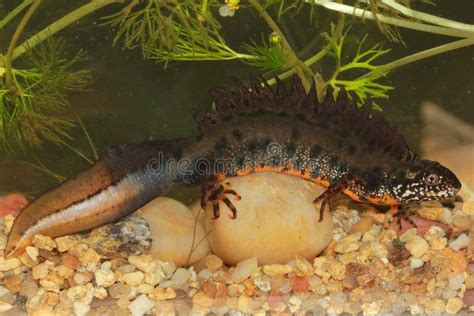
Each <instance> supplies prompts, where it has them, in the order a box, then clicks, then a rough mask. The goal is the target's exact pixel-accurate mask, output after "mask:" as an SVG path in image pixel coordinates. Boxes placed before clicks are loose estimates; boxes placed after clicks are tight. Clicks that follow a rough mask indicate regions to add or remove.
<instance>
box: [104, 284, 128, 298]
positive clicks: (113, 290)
mask: <svg viewBox="0 0 474 316" xmlns="http://www.w3.org/2000/svg"><path fill="white" fill-rule="evenodd" d="M107 290H108V292H109V295H110V297H111V298H113V299H118V298H120V297H122V296H128V294H129V293H130V286H128V285H126V284H123V283H115V284H113V285H111V286H110V287H109V288H108V289H107Z"/></svg>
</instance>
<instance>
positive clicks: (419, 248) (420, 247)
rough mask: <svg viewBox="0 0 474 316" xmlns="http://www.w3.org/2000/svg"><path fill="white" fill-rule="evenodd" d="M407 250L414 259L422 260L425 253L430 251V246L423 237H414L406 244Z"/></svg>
mask: <svg viewBox="0 0 474 316" xmlns="http://www.w3.org/2000/svg"><path fill="white" fill-rule="evenodd" d="M405 248H406V249H407V250H408V251H409V252H410V254H411V255H412V256H413V257H415V258H421V257H422V256H423V255H424V254H425V253H427V252H428V251H429V250H430V245H429V244H428V242H426V240H424V239H423V238H422V237H420V236H413V237H412V238H410V239H409V240H408V241H407V242H406V244H405Z"/></svg>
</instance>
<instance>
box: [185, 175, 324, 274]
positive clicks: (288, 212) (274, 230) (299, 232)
mask: <svg viewBox="0 0 474 316" xmlns="http://www.w3.org/2000/svg"><path fill="white" fill-rule="evenodd" d="M226 181H228V182H229V183H230V184H231V187H232V189H234V190H235V191H236V192H237V193H239V194H240V195H241V197H242V199H241V200H237V199H236V198H234V197H233V196H229V200H230V201H231V202H232V204H233V205H234V206H235V207H236V208H237V218H236V219H231V218H230V217H229V215H230V214H231V212H230V210H229V209H228V208H227V206H226V205H225V204H224V203H222V202H221V203H220V210H221V211H220V217H219V218H218V219H213V217H214V214H213V211H212V205H208V207H207V209H206V212H205V214H204V215H203V222H204V226H205V228H206V231H209V236H208V240H209V245H210V247H211V250H212V251H213V253H214V254H215V255H217V256H218V257H219V258H221V259H222V260H224V262H225V263H227V264H236V263H238V262H240V261H243V260H245V259H248V258H252V257H255V258H257V259H258V263H259V264H261V265H264V264H272V263H287V262H288V261H290V260H293V259H294V258H295V257H296V256H302V257H305V258H307V259H312V258H314V257H315V256H316V255H318V254H319V253H320V252H321V251H322V250H323V249H324V248H325V247H326V246H327V245H328V243H329V242H330V241H331V239H332V229H333V221H332V217H331V214H330V213H329V211H328V210H327V209H326V212H325V214H324V219H323V221H322V222H319V221H318V220H319V208H320V203H317V204H314V203H313V200H314V199H315V198H316V197H318V196H319V195H320V194H321V193H322V192H323V188H322V187H321V186H319V185H317V184H314V183H311V182H309V181H305V180H302V179H299V178H297V177H292V176H288V175H282V174H277V173H270V172H268V173H260V174H250V175H246V176H240V177H233V178H229V179H226ZM191 209H192V210H198V209H200V205H199V204H198V202H197V203H196V204H194V205H193V207H191Z"/></svg>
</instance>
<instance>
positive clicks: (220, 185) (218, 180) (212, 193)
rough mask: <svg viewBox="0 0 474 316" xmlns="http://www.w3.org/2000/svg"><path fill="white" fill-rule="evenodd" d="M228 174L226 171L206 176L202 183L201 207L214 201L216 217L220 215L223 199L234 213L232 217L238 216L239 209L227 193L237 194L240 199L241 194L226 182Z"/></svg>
mask: <svg viewBox="0 0 474 316" xmlns="http://www.w3.org/2000/svg"><path fill="white" fill-rule="evenodd" d="M225 179H226V175H225V174H224V173H219V174H212V175H208V176H204V177H203V179H202V183H201V189H202V196H201V207H202V208H203V209H204V208H206V206H207V204H208V203H212V207H213V211H214V219H218V218H219V216H220V206H219V202H220V201H222V202H224V203H225V205H227V207H228V208H229V210H230V211H231V212H232V215H229V217H230V218H231V219H235V218H236V217H237V209H236V208H235V206H234V204H232V202H231V201H230V200H229V198H228V197H227V194H231V195H233V196H235V198H236V199H237V200H240V199H241V197H240V195H239V194H238V193H237V192H235V190H232V189H231V188H230V187H231V185H230V183H229V182H224V181H225Z"/></svg>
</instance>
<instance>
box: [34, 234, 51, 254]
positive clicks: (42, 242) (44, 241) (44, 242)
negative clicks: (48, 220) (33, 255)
mask: <svg viewBox="0 0 474 316" xmlns="http://www.w3.org/2000/svg"><path fill="white" fill-rule="evenodd" d="M33 245H34V246H35V247H38V248H39V249H45V250H49V251H51V250H53V249H54V248H56V243H55V242H54V240H53V238H51V237H49V236H43V235H34V236H33Z"/></svg>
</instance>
